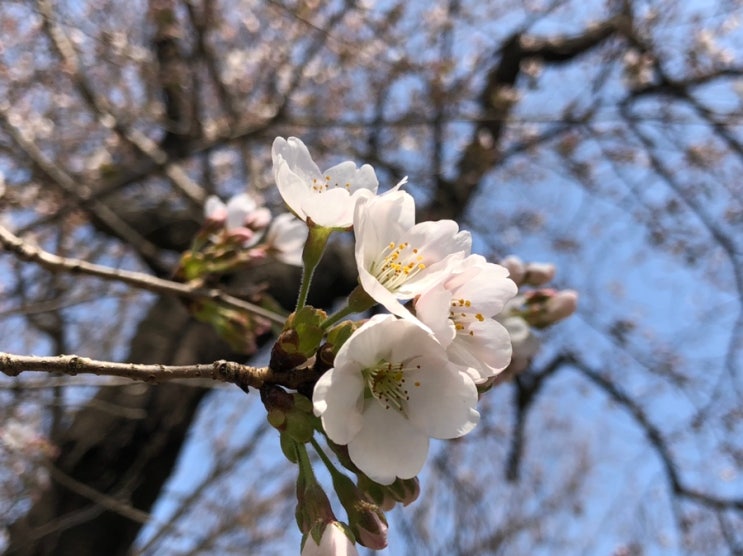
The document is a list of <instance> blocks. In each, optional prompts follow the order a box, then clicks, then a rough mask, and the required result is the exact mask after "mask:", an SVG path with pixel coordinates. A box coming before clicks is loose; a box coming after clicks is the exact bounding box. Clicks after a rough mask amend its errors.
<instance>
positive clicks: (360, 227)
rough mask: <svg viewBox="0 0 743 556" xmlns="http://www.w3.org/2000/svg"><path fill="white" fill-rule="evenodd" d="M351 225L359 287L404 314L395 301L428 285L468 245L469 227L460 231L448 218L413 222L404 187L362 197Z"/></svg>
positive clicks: (412, 209) (412, 207)
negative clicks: (375, 195)
mask: <svg viewBox="0 0 743 556" xmlns="http://www.w3.org/2000/svg"><path fill="white" fill-rule="evenodd" d="M353 226H354V233H355V235H356V266H357V267H358V271H359V281H360V282H361V286H362V287H363V288H364V290H365V291H366V292H367V293H368V294H369V295H370V296H371V297H372V298H373V299H374V300H375V301H377V302H378V303H381V304H382V305H384V306H385V307H386V308H387V310H389V311H390V312H391V313H394V314H396V315H399V316H401V317H406V318H409V317H411V315H410V312H409V311H408V310H407V309H406V308H405V307H403V305H402V303H401V302H400V300H409V299H413V298H414V297H415V296H417V295H419V294H421V293H423V292H424V291H426V290H428V289H430V288H431V287H432V286H433V285H434V284H435V283H436V282H438V281H440V280H441V279H442V277H443V276H444V275H445V274H446V273H447V272H448V269H449V267H450V265H451V264H452V263H453V262H454V261H455V260H457V259H461V258H463V257H465V256H466V255H468V254H469V252H470V249H471V247H472V238H471V237H470V234H469V232H464V231H461V232H460V231H459V226H458V225H457V223H456V222H454V221H453V220H438V221H436V222H421V223H420V224H415V204H414V201H413V197H411V196H410V195H409V194H408V193H405V192H404V191H398V190H393V191H389V192H387V193H385V194H384V195H381V196H379V197H374V198H371V199H368V200H362V201H361V202H360V203H359V204H358V206H357V207H356V213H355V215H354V222H353Z"/></svg>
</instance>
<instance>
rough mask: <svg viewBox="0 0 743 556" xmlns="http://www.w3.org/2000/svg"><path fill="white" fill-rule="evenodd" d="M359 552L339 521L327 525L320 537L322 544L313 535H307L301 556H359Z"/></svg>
mask: <svg viewBox="0 0 743 556" xmlns="http://www.w3.org/2000/svg"><path fill="white" fill-rule="evenodd" d="M358 554H359V552H358V550H356V546H355V545H354V543H353V541H351V539H349V538H348V537H347V536H346V533H345V532H344V531H343V528H342V527H341V525H340V524H339V523H338V522H337V521H332V522H330V523H328V524H327V526H326V527H325V530H324V531H323V532H322V537H320V544H317V543H316V542H315V539H313V538H312V535H307V540H305V542H304V547H303V548H302V554H301V556H358Z"/></svg>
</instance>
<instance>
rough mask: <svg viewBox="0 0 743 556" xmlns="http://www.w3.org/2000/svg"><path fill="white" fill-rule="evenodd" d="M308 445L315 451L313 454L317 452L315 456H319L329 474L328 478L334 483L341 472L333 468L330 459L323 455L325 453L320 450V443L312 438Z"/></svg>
mask: <svg viewBox="0 0 743 556" xmlns="http://www.w3.org/2000/svg"><path fill="white" fill-rule="evenodd" d="M310 443H311V444H312V447H313V448H314V449H315V452H317V455H318V456H320V459H321V460H322V462H323V464H324V465H325V467H326V468H327V469H328V471H329V472H330V476H331V477H332V478H333V480H334V481H335V479H336V478H337V477H338V475H341V472H340V471H338V470H337V469H336V468H335V465H333V462H332V461H330V458H329V457H328V455H327V454H326V453H325V451H324V450H323V449H322V446H320V443H319V442H318V441H317V440H316V439H315V437H314V436H313V437H312V438H311V439H310Z"/></svg>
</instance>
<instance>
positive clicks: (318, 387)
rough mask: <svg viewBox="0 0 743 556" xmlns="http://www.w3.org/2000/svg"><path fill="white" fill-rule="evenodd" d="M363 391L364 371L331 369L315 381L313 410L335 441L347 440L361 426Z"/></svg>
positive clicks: (338, 442) (343, 441)
mask: <svg viewBox="0 0 743 556" xmlns="http://www.w3.org/2000/svg"><path fill="white" fill-rule="evenodd" d="M363 395H364V382H363V380H362V378H361V373H350V372H346V373H344V372H338V371H337V370H336V369H330V370H329V371H328V372H326V373H325V374H324V375H322V376H321V377H320V380H318V381H317V384H315V390H314V392H313V393H312V404H313V408H314V412H315V415H317V416H318V417H320V419H321V420H322V426H323V429H324V430H325V432H326V433H327V435H328V437H329V438H330V439H331V440H332V441H333V442H336V443H337V444H348V443H349V442H350V441H351V439H352V438H354V436H356V434H357V433H358V432H359V430H360V429H361V425H362V417H361V410H362V408H363Z"/></svg>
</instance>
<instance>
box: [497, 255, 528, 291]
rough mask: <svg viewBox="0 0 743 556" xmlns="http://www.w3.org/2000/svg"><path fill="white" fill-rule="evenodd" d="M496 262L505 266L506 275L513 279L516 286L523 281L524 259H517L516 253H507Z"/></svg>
mask: <svg viewBox="0 0 743 556" xmlns="http://www.w3.org/2000/svg"><path fill="white" fill-rule="evenodd" d="M498 264H499V265H501V266H505V267H506V268H507V269H508V277H509V278H510V279H511V280H513V281H514V282H515V283H516V285H517V286H520V285H521V284H523V283H524V275H525V274H526V266H525V265H524V261H522V260H521V259H519V258H518V257H517V256H516V255H508V256H507V257H506V258H505V259H503V260H502V261H500V262H499V263H498Z"/></svg>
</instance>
